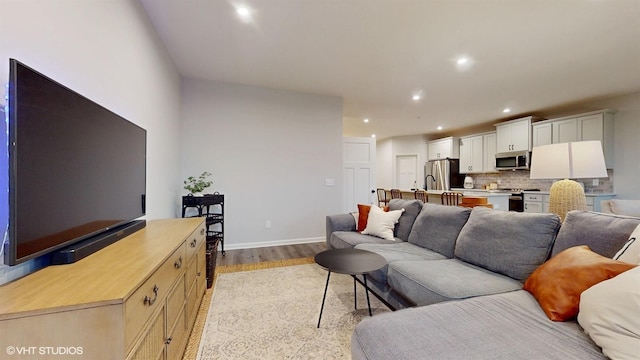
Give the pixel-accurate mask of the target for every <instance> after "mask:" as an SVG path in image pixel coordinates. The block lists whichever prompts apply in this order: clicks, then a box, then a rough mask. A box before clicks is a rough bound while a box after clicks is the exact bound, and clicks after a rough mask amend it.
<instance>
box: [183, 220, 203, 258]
mask: <svg viewBox="0 0 640 360" xmlns="http://www.w3.org/2000/svg"><path fill="white" fill-rule="evenodd" d="M205 239H206V230H205V224H204V223H202V224H201V225H200V226H199V227H198V228H197V229H196V230H195V231H194V232H193V233H192V234H191V235H189V237H188V238H187V259H189V260H191V259H193V256H194V255H195V253H196V252H197V251H198V249H200V246H202V245H204V243H205Z"/></svg>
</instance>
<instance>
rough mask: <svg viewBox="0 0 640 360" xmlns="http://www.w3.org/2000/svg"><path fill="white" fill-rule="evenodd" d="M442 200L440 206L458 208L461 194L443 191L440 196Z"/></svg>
mask: <svg viewBox="0 0 640 360" xmlns="http://www.w3.org/2000/svg"><path fill="white" fill-rule="evenodd" d="M440 198H441V199H442V205H453V206H458V204H459V203H460V200H462V193H459V192H449V191H445V192H443V193H442V195H440Z"/></svg>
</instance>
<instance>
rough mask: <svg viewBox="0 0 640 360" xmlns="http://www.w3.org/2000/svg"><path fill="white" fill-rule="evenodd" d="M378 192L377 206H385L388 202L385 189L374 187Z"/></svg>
mask: <svg viewBox="0 0 640 360" xmlns="http://www.w3.org/2000/svg"><path fill="white" fill-rule="evenodd" d="M376 192H377V193H378V206H387V205H388V204H389V199H387V190H385V189H381V188H378V189H376Z"/></svg>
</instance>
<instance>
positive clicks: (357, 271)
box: [314, 249, 387, 327]
mask: <svg viewBox="0 0 640 360" xmlns="http://www.w3.org/2000/svg"><path fill="white" fill-rule="evenodd" d="M314 260H315V262H316V264H318V265H320V266H322V267H323V268H325V269H326V270H327V271H328V273H327V283H326V284H325V286H324V295H323V296H322V306H321V307H320V317H319V318H318V327H320V320H321V319H322V310H323V309H324V300H325V299H326V297H327V288H328V287H329V278H330V277H331V273H332V272H335V273H339V274H347V275H351V276H353V301H354V306H355V307H356V309H357V305H356V300H357V299H356V275H362V278H363V279H364V283H363V285H364V289H365V294H366V295H367V306H368V307H369V316H371V303H370V302H369V286H367V273H368V272H371V271H376V270H378V269H380V268H382V267H384V266H385V265H386V264H387V261H386V260H385V258H384V257H382V256H381V255H378V254H376V253H373V252H371V251H365V250H359V249H332V250H326V251H323V252H321V253H318V254H316V256H315V258H314Z"/></svg>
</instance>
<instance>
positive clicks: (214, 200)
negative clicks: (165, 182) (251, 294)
mask: <svg viewBox="0 0 640 360" xmlns="http://www.w3.org/2000/svg"><path fill="white" fill-rule="evenodd" d="M189 208H195V209H196V210H197V211H198V214H197V215H193V216H198V217H206V220H205V221H206V227H207V250H206V253H207V259H206V261H207V287H211V285H212V284H213V275H214V271H215V266H216V257H217V255H218V245H220V247H221V251H222V256H224V255H225V252H224V195H223V194H219V193H214V194H210V195H203V196H193V195H187V196H183V197H182V217H192V216H187V209H189Z"/></svg>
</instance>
